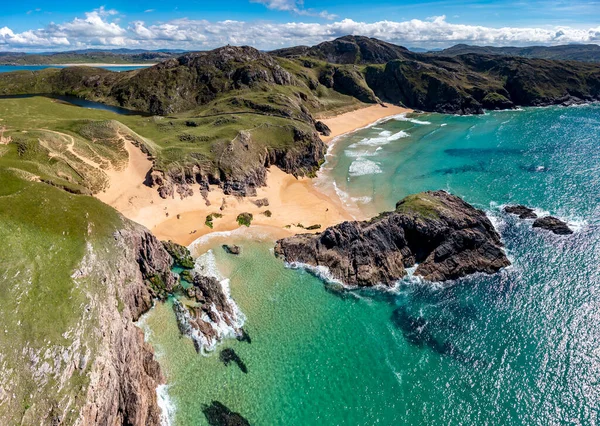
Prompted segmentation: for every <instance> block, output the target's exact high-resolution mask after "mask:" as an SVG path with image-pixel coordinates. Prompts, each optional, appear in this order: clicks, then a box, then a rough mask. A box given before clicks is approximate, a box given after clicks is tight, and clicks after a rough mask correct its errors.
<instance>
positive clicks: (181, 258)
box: [162, 240, 194, 269]
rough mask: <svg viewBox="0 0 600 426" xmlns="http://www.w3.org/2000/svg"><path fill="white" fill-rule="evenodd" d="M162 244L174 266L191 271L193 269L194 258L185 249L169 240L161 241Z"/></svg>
mask: <svg viewBox="0 0 600 426" xmlns="http://www.w3.org/2000/svg"><path fill="white" fill-rule="evenodd" d="M162 244H163V246H164V248H165V250H167V252H168V253H169V254H170V255H171V257H172V258H173V261H174V262H175V265H177V266H180V267H182V268H186V269H192V268H193V267H194V258H193V257H192V255H191V254H190V251H189V250H188V248H187V247H185V246H182V245H180V244H177V243H174V242H173V241H171V240H169V241H163V242H162Z"/></svg>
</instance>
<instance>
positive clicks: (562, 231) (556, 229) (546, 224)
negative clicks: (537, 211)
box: [533, 216, 573, 235]
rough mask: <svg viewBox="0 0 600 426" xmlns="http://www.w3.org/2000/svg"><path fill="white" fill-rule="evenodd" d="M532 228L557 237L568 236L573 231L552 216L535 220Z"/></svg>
mask: <svg viewBox="0 0 600 426" xmlns="http://www.w3.org/2000/svg"><path fill="white" fill-rule="evenodd" d="M533 227H534V228H541V229H545V230H547V231H550V232H553V233H554V234H557V235H570V234H572V233H573V230H572V229H571V228H569V226H568V225H567V224H566V223H565V222H563V221H562V220H560V219H558V218H556V217H554V216H545V217H540V218H538V219H536V220H535V221H534V222H533Z"/></svg>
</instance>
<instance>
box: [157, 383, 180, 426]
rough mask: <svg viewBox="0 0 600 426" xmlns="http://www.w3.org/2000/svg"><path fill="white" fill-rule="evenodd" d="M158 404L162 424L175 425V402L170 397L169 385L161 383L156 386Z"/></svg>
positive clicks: (162, 425) (166, 425)
mask: <svg viewBox="0 0 600 426" xmlns="http://www.w3.org/2000/svg"><path fill="white" fill-rule="evenodd" d="M156 396H157V398H156V399H157V401H156V402H157V404H158V407H159V408H160V425H161V426H171V425H173V424H174V423H173V418H174V417H175V403H174V402H173V400H172V399H171V398H170V397H169V392H168V386H167V385H159V386H158V387H157V388H156Z"/></svg>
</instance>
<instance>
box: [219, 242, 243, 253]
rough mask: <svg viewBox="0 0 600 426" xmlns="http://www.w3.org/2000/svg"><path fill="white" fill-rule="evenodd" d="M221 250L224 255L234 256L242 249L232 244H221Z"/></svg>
mask: <svg viewBox="0 0 600 426" xmlns="http://www.w3.org/2000/svg"><path fill="white" fill-rule="evenodd" d="M223 250H225V252H226V253H229V254H235V255H238V254H240V253H241V252H242V248H241V247H240V246H237V245H235V244H233V245H229V244H223Z"/></svg>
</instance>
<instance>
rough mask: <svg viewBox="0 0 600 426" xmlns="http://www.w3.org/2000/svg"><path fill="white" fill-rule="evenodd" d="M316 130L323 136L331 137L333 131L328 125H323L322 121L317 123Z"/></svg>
mask: <svg viewBox="0 0 600 426" xmlns="http://www.w3.org/2000/svg"><path fill="white" fill-rule="evenodd" d="M315 130H316V131H317V132H319V133H320V134H322V135H323V136H329V135H331V129H330V128H329V126H328V125H327V124H325V123H323V122H322V121H316V122H315Z"/></svg>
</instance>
